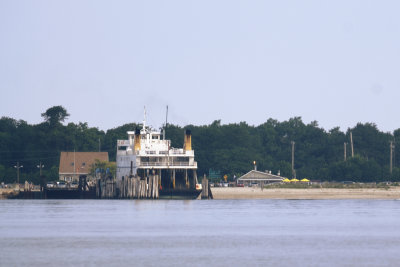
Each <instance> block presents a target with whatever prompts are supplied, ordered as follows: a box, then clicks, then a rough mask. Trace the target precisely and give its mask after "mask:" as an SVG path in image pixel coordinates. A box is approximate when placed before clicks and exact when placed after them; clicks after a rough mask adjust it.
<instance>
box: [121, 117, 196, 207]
mask: <svg viewBox="0 0 400 267" xmlns="http://www.w3.org/2000/svg"><path fill="white" fill-rule="evenodd" d="M127 134H128V140H117V156H116V160H117V170H116V178H117V180H121V179H123V178H124V177H130V176H132V175H133V176H139V177H141V178H145V177H148V176H149V175H157V176H158V177H159V198H169V199H196V198H197V197H198V196H199V194H200V193H201V190H202V187H201V184H199V183H198V180H197V172H196V171H197V162H196V161H195V159H194V151H193V149H192V136H191V132H190V130H185V132H184V145H183V148H173V147H171V141H170V140H166V139H165V130H164V132H163V135H162V134H161V132H159V131H156V130H154V129H151V127H148V126H147V125H146V112H145V115H144V120H143V126H142V128H141V129H140V128H137V129H136V130H135V131H128V132H127Z"/></svg>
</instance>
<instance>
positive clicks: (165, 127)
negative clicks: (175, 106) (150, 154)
mask: <svg viewBox="0 0 400 267" xmlns="http://www.w3.org/2000/svg"><path fill="white" fill-rule="evenodd" d="M167 125H168V105H167V113H166V115H165V126H164V131H163V140H165V131H166V130H167Z"/></svg>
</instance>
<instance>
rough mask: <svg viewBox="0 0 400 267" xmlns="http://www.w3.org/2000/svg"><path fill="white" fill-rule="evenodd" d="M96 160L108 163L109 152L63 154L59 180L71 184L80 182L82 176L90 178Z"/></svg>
mask: <svg viewBox="0 0 400 267" xmlns="http://www.w3.org/2000/svg"><path fill="white" fill-rule="evenodd" d="M96 159H97V160H100V161H106V162H108V152H61V156H60V167H59V170H58V175H59V179H60V180H62V181H66V182H71V181H79V176H80V175H86V176H89V173H90V168H91V166H92V164H94V163H95V161H96Z"/></svg>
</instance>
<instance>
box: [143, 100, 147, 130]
mask: <svg viewBox="0 0 400 267" xmlns="http://www.w3.org/2000/svg"><path fill="white" fill-rule="evenodd" d="M145 130H146V106H144V116H143V131H145Z"/></svg>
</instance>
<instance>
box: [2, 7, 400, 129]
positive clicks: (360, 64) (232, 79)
mask: <svg viewBox="0 0 400 267" xmlns="http://www.w3.org/2000/svg"><path fill="white" fill-rule="evenodd" d="M399 10H400V1H385V0H382V1H368V0H360V1H355V0H354V1H353V0H337V1H322V0H315V1H307V0H304V1H296V0H293V1H288V0H282V1H268V0H262V1H257V0H254V1H253V0H251V1H248V0H243V1H235V0H227V1H225V0H218V1H215V0H212V1H211V0H202V1H190V0H182V1H175V0H170V1H161V0H160V1H134V0H127V1H122V0H115V1H101V0H93V1H88V0H66V1H54V0H48V1H43V0H35V1H31V0H27V1H24V0H17V1H16V0H0V96H1V99H2V101H1V102H0V116H1V117H2V116H6V117H11V118H14V119H17V120H20V119H22V120H25V121H27V122H28V123H30V124H37V123H41V122H42V121H43V118H42V117H41V113H43V112H45V111H46V110H47V109H48V108H50V107H52V106H57V105H62V106H63V107H65V108H66V110H67V111H68V113H69V114H70V117H69V118H68V120H67V121H66V123H69V122H74V123H78V122H87V123H88V124H89V126H90V127H98V128H99V129H101V130H107V129H112V128H115V127H118V126H122V125H123V124H125V123H131V122H141V121H142V120H143V110H144V107H146V112H147V123H148V124H150V125H152V126H153V127H155V128H158V127H160V126H162V124H163V123H164V122H165V119H166V106H167V105H168V110H169V111H168V122H169V123H173V124H176V125H180V126H185V125H188V124H193V125H208V124H211V123H212V122H213V121H214V120H221V123H222V124H229V123H239V122H243V121H245V122H247V123H248V124H249V125H255V126H257V125H260V124H262V123H264V122H266V121H267V120H268V119H269V118H273V119H276V120H278V121H285V120H288V119H290V118H292V117H302V119H303V122H305V123H310V122H312V121H318V124H319V126H320V127H322V128H324V129H325V130H330V129H332V128H334V127H340V129H341V130H343V131H346V130H347V128H349V127H354V126H355V125H356V124H357V123H358V122H361V123H366V122H371V123H375V124H376V125H377V126H378V128H379V129H380V130H381V131H385V132H391V131H393V130H396V129H398V128H400V119H399V116H398V108H397V107H398V102H399V100H400V72H399V70H400V16H399Z"/></svg>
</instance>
